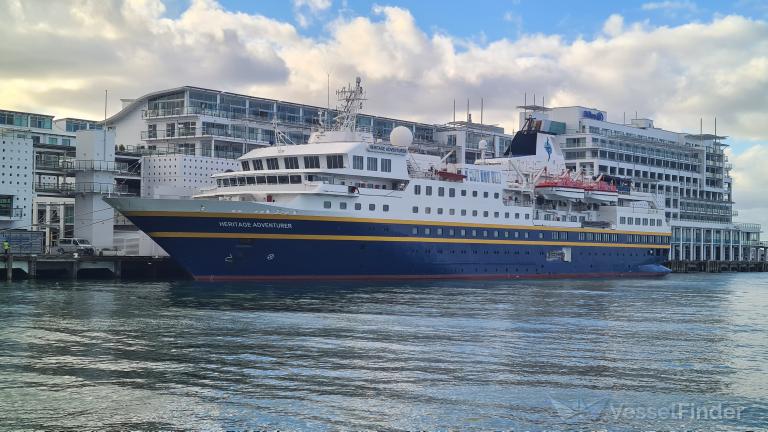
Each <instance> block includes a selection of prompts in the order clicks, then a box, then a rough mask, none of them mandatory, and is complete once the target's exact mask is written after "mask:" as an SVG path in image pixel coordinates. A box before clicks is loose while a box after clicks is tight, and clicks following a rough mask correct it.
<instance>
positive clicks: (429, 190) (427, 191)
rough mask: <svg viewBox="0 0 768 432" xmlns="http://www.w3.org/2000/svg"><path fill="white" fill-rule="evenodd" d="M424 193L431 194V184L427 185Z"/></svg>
mask: <svg viewBox="0 0 768 432" xmlns="http://www.w3.org/2000/svg"><path fill="white" fill-rule="evenodd" d="M426 193H427V195H432V186H427V188H426Z"/></svg>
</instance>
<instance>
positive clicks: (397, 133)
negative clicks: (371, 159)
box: [389, 126, 413, 147]
mask: <svg viewBox="0 0 768 432" xmlns="http://www.w3.org/2000/svg"><path fill="white" fill-rule="evenodd" d="M389 141H390V142H391V143H392V145H394V146H397V147H408V146H409V145H411V143H412V142H413V132H411V130H410V129H408V128H407V127H405V126H398V127H396V128H394V129H392V132H391V133H390V134H389Z"/></svg>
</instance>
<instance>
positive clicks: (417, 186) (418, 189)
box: [413, 185, 421, 195]
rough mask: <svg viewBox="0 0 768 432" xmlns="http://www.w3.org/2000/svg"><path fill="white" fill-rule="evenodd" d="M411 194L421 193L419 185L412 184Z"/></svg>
mask: <svg viewBox="0 0 768 432" xmlns="http://www.w3.org/2000/svg"><path fill="white" fill-rule="evenodd" d="M413 194H414V195H421V185H413Z"/></svg>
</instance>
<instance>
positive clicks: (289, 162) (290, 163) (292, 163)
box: [284, 156, 299, 169]
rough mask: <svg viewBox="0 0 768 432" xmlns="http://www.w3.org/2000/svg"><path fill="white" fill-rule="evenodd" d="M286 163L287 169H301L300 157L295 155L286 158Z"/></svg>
mask: <svg viewBox="0 0 768 432" xmlns="http://www.w3.org/2000/svg"><path fill="white" fill-rule="evenodd" d="M284 163H285V169H299V158H297V157H295V156H293V157H287V158H285V160H284Z"/></svg>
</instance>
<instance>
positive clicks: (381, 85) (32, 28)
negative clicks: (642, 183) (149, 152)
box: [0, 0, 768, 226]
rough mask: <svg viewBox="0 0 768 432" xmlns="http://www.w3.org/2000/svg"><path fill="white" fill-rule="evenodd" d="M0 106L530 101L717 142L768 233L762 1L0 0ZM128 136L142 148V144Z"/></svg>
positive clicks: (371, 106) (85, 113)
mask: <svg viewBox="0 0 768 432" xmlns="http://www.w3.org/2000/svg"><path fill="white" fill-rule="evenodd" d="M0 22H3V25H2V26H0V38H2V40H3V41H4V43H3V44H0V108H4V109H15V110H21V111H31V112H41V113H46V114H51V115H55V116H56V117H68V116H70V117H82V118H93V119H101V118H102V117H103V111H104V108H103V103H104V102H103V101H104V90H105V89H108V90H109V94H110V103H109V106H108V111H109V113H110V114H113V113H115V112H117V111H118V110H119V108H120V102H119V99H120V98H136V97H139V96H141V95H144V94H146V93H148V92H152V91H156V90H160V89H167V88H173V87H178V86H182V85H196V86H201V87H208V88H214V89H219V90H226V91H231V92H238V93H245V94H251V95H254V96H262V97H271V98H277V99H282V100H288V101H295V102H301V103H308V104H315V105H321V106H324V105H325V104H326V101H327V99H326V98H327V80H328V76H329V75H330V81H331V87H332V89H333V88H336V87H339V86H341V85H342V84H345V83H347V82H350V81H353V80H354V78H355V76H361V77H362V79H363V84H364V86H365V87H366V89H367V97H368V101H367V105H366V108H365V110H364V111H365V112H368V113H372V114H378V115H383V116H389V117H397V118H404V119H411V120H414V121H424V122H430V123H444V122H446V121H449V120H451V117H452V110H453V101H454V100H456V101H457V106H459V107H462V108H463V109H466V108H465V107H466V101H467V99H469V101H470V107H471V111H472V112H473V118H475V119H477V118H479V105H480V102H479V101H480V99H481V98H482V99H483V101H484V108H485V109H484V120H485V121H486V123H493V124H498V125H501V126H504V127H505V128H507V129H508V130H512V129H514V128H516V127H517V110H516V106H517V105H520V104H522V103H523V100H524V98H526V97H527V100H528V102H531V101H532V98H533V95H534V94H536V95H537V96H536V97H537V102H541V98H542V97H543V98H545V101H546V104H547V105H549V106H558V105H560V106H565V105H584V106H588V107H595V108H600V109H603V110H607V111H608V119H609V120H612V121H618V122H621V120H622V117H623V115H624V113H627V118H630V117H633V116H634V113H637V114H638V116H640V117H650V118H653V119H654V121H655V124H656V126H657V127H662V128H665V129H669V130H675V131H686V132H698V130H699V124H700V123H699V122H700V120H703V128H704V132H713V131H714V123H715V120H714V119H715V118H717V127H718V129H717V132H718V134H721V135H727V136H729V137H730V138H729V140H728V141H727V143H729V144H730V147H729V149H728V152H729V154H730V157H731V161H732V162H733V164H734V167H735V169H734V171H733V172H732V175H733V177H734V180H735V186H734V200H735V201H736V208H737V209H738V211H739V217H738V218H737V220H741V221H745V222H757V223H762V224H763V225H764V226H768V195H767V194H766V193H765V192H764V191H763V189H764V185H765V183H766V182H765V180H764V176H763V171H764V170H765V167H766V166H768V116H767V115H766V114H767V113H766V105H767V104H768V2H766V1H757V0H735V1H730V2H725V1H722V2H720V1H693V0H683V1H675V0H662V1H653V0H651V1H622V2H609V1H581V2H576V1H564V0H563V1H547V0H538V1H532V0H506V1H491V0H475V1H471V2H470V1H463V2H448V1H433V0H421V1H403V0H390V1H386V0H379V1H367V0H360V1H353V0H292V1H289V0H284V1H278V0H265V1H253V0H249V1H246V0H57V1H55V2H52V1H49V0H0ZM137 141H138V137H137Z"/></svg>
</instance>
